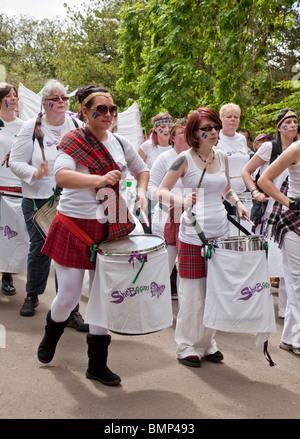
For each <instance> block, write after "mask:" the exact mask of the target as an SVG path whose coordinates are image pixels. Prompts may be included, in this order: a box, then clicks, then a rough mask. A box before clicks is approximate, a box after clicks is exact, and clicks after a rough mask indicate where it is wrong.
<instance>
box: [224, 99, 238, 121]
mask: <svg viewBox="0 0 300 439" xmlns="http://www.w3.org/2000/svg"><path fill="white" fill-rule="evenodd" d="M229 111H234V112H235V113H237V114H238V115H239V117H240V115H241V109H240V107H239V105H237V104H234V103H232V102H230V103H229V104H225V105H223V106H222V107H221V108H220V113H219V114H220V119H223V117H225V116H226V114H227V113H229Z"/></svg>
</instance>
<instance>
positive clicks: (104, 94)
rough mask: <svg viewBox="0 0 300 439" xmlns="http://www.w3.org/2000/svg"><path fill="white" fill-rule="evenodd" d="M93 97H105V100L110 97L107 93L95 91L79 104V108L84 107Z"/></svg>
mask: <svg viewBox="0 0 300 439" xmlns="http://www.w3.org/2000/svg"><path fill="white" fill-rule="evenodd" d="M95 96H105V97H106V98H111V97H112V95H111V94H110V93H109V92H108V93H105V92H103V91H97V92H95V93H91V94H90V95H88V96H87V97H86V98H85V99H84V101H83V102H82V104H81V107H84V106H85V105H86V104H87V103H88V102H89V101H90V100H91V99H93V98H94V97H95Z"/></svg>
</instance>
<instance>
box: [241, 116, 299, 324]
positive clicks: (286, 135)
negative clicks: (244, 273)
mask: <svg viewBox="0 0 300 439" xmlns="http://www.w3.org/2000/svg"><path fill="white" fill-rule="evenodd" d="M275 123H276V127H277V135H276V139H275V140H272V141H268V142H265V143H263V144H262V145H261V146H260V148H259V149H258V150H257V152H256V153H255V155H254V156H253V157H252V158H251V160H250V161H249V162H248V163H247V164H246V166H245V167H244V168H243V169H242V177H243V179H244V181H245V184H246V185H247V188H248V190H249V191H250V192H251V194H252V197H253V203H254V204H253V208H252V211H251V219H252V221H254V224H255V226H256V227H255V231H254V233H256V234H257V235H266V234H267V233H268V230H267V225H268V219H269V216H270V213H271V212H272V208H273V203H274V200H267V196H266V194H264V193H263V192H261V191H260V190H259V189H258V188H257V186H256V184H255V183H254V182H253V177H252V175H254V174H255V173H256V172H258V175H257V176H256V179H258V177H259V175H262V173H263V172H265V170H266V169H267V168H268V166H269V165H270V163H271V162H272V161H274V160H275V159H276V158H277V157H278V156H279V155H280V154H281V153H282V151H285V150H286V149H287V148H288V147H289V146H290V145H291V144H292V143H293V142H294V140H296V136H297V127H298V116H297V115H296V113H295V112H294V111H293V110H291V109H290V108H284V109H283V110H281V111H280V113H279V114H278V115H277V117H276V120H275ZM287 174H288V171H287V170H285V171H284V172H283V173H282V174H281V175H280V176H278V178H276V181H274V184H275V185H276V187H277V188H279V189H280V187H281V185H282V183H283V181H284V180H285V179H286V177H287ZM261 205H262V206H263V209H264V212H262V216H261V218H259V216H260V215H257V214H256V213H255V207H256V206H261ZM268 261H269V274H270V277H276V278H277V277H278V278H279V279H280V281H279V290H278V296H279V304H278V316H279V317H282V318H284V315H285V308H286V287H285V282H284V277H283V272H282V268H281V267H282V257H281V251H280V249H279V248H278V246H277V245H276V244H274V241H273V240H269V258H268Z"/></svg>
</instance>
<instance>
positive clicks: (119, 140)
mask: <svg viewBox="0 0 300 439" xmlns="http://www.w3.org/2000/svg"><path fill="white" fill-rule="evenodd" d="M112 135H113V136H114V137H115V138H116V139H117V141H118V142H119V143H120V145H121V146H122V149H123V152H124V154H125V150H124V146H123V143H122V142H121V139H119V137H118V136H117V135H116V134H115V133H112Z"/></svg>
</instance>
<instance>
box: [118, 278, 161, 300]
mask: <svg viewBox="0 0 300 439" xmlns="http://www.w3.org/2000/svg"><path fill="white" fill-rule="evenodd" d="M165 288H166V286H165V285H158V284H157V283H156V282H151V284H150V287H149V285H141V286H139V287H129V288H127V289H126V290H125V291H122V290H116V291H113V292H112V293H111V297H112V298H113V299H114V300H111V302H112V303H117V304H119V303H122V302H123V301H124V300H125V299H126V298H127V297H134V296H136V295H137V294H141V293H143V292H145V291H146V292H147V291H150V292H151V297H156V298H157V299H159V297H160V296H161V295H162V293H163V292H164V290H165Z"/></svg>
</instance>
